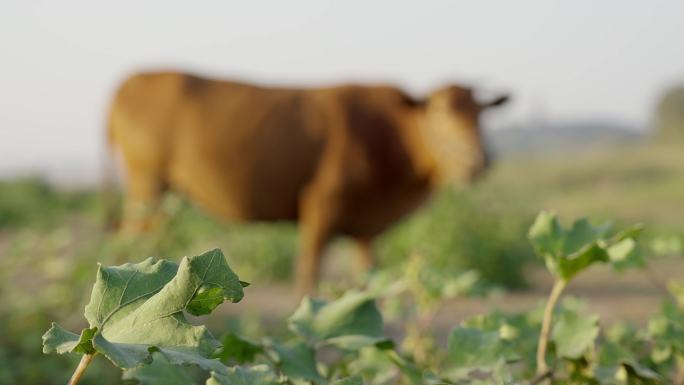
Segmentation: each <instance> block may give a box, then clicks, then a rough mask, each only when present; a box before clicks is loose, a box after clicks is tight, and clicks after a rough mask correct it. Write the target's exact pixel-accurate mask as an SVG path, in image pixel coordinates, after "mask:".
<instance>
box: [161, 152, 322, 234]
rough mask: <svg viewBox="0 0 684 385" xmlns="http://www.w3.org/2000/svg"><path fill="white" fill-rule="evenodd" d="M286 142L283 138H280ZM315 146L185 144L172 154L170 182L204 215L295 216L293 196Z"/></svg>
mask: <svg viewBox="0 0 684 385" xmlns="http://www.w3.org/2000/svg"><path fill="white" fill-rule="evenodd" d="M281 143H283V144H284V143H287V142H281ZM317 157H318V155H317V153H316V151H315V149H312V148H311V147H307V146H305V147H304V148H299V151H298V152H297V153H296V154H294V153H293V151H292V149H290V148H289V147H287V146H282V147H280V148H268V147H263V146H252V147H250V146H249V145H247V144H245V143H241V142H232V143H231V142H228V143H224V144H222V145H221V146H217V145H207V144H204V145H199V146H190V148H186V149H185V150H183V151H180V153H178V154H176V156H175V157H174V158H175V160H174V162H173V164H172V165H171V176H170V183H171V185H172V187H173V188H174V189H176V190H180V191H181V192H183V193H184V194H186V195H187V196H188V197H189V198H190V199H191V200H192V201H193V202H196V203H197V204H199V205H200V206H202V207H203V208H204V209H205V210H207V211H208V212H209V213H212V214H215V215H217V216H219V217H222V218H224V219H228V220H240V221H272V220H295V219H296V218H297V216H298V207H299V196H300V193H301V191H302V189H303V187H304V186H305V185H306V184H307V183H308V182H309V181H310V179H311V178H312V175H313V174H314V171H315V167H316V166H317Z"/></svg>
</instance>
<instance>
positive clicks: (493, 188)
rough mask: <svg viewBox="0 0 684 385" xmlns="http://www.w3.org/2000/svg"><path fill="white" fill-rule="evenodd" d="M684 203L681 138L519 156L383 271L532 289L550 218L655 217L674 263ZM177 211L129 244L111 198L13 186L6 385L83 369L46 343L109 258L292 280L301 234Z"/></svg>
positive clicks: (443, 204) (3, 248)
mask: <svg viewBox="0 0 684 385" xmlns="http://www.w3.org/2000/svg"><path fill="white" fill-rule="evenodd" d="M683 197H684V151H683V148H682V147H681V145H677V144H676V143H664V142H659V143H652V144H648V145H646V144H641V145H636V144H635V145H629V146H622V147H619V148H611V149H606V148H595V149H591V150H587V151H585V152H581V153H578V152H572V153H570V152H568V153H558V154H556V155H553V156H546V157H544V158H534V157H530V156H527V157H519V158H509V159H505V160H502V161H500V162H499V164H497V165H496V167H495V168H494V169H493V170H492V171H491V172H490V173H489V175H488V176H487V178H486V179H485V180H484V181H482V182H481V183H478V184H477V185H475V186H473V187H472V188H470V189H467V190H456V189H451V190H445V191H443V192H441V193H439V194H438V195H437V196H436V197H435V198H434V199H433V200H432V201H431V202H430V203H429V204H427V205H426V206H425V207H424V208H422V209H421V210H419V211H418V212H417V213H415V214H414V215H413V216H411V217H409V218H407V219H405V220H404V221H402V222H401V223H400V224H398V225H397V226H396V227H394V228H393V229H392V230H390V231H389V232H388V233H387V234H385V235H384V236H383V237H382V238H381V239H379V241H378V243H377V245H376V253H377V254H378V256H379V260H380V264H381V268H383V267H392V268H394V267H397V268H403V267H404V266H406V264H407V263H416V262H415V261H417V260H421V261H422V263H423V264H426V266H425V267H424V268H421V269H425V271H439V272H441V273H445V274H451V273H452V272H453V273H458V272H461V273H468V272H476V273H477V274H478V276H479V277H481V278H483V279H484V280H485V281H487V282H488V283H489V284H494V285H497V286H502V287H508V288H521V287H524V286H525V284H526V282H525V276H524V274H523V272H524V266H525V263H527V261H528V260H529V259H530V258H531V256H532V251H531V248H530V246H529V244H528V243H527V241H526V237H525V234H526V230H527V228H528V226H529V225H530V224H531V223H532V219H533V216H534V214H535V213H536V212H538V211H539V210H542V209H553V210H555V211H556V212H558V214H559V215H560V216H563V217H579V216H588V217H589V218H590V219H591V220H592V221H593V222H595V223H598V222H601V221H604V220H607V219H611V218H612V219H615V220H616V221H617V222H618V224H621V223H628V222H644V223H646V225H647V228H648V230H649V231H648V232H647V233H645V234H644V238H645V242H644V244H652V245H655V246H657V248H658V250H659V251H658V253H662V254H668V253H669V254H672V253H673V251H672V250H675V251H674V252H675V253H676V252H677V251H679V250H681V243H682V241H681V240H682V239H684V227H683V226H682V210H681V208H682V199H683ZM163 207H164V210H165V212H166V213H167V214H168V215H167V218H168V220H167V221H168V222H167V223H166V224H165V226H163V228H160V229H159V231H157V232H155V233H153V234H150V235H149V236H147V237H145V238H141V239H126V238H122V237H119V236H116V235H114V234H108V233H105V232H103V231H102V228H103V225H102V218H103V212H104V208H103V207H102V203H101V200H100V197H99V194H98V193H97V192H94V191H70V190H60V189H55V188H53V187H51V186H49V185H48V184H46V183H45V182H42V181H40V180H37V179H25V180H11V181H4V182H0V304H2V306H0V325H3V327H2V328H0V383H26V384H61V383H65V382H66V379H67V376H68V374H69V373H67V372H66V371H65V370H66V368H72V367H73V366H74V365H75V362H71V360H72V359H70V358H68V357H62V356H51V357H46V356H43V355H42V353H41V351H40V336H41V334H42V332H43V331H44V330H46V329H47V328H48V327H49V320H52V319H59V320H63V324H64V326H65V327H68V328H70V329H75V330H78V329H79V328H80V327H83V326H84V325H83V324H82V320H81V319H80V318H81V317H74V315H73V314H71V313H64V310H63V309H74V308H80V307H82V306H83V305H84V304H85V303H86V302H87V300H88V293H87V292H86V291H87V290H85V288H86V287H88V286H89V285H90V283H91V282H92V279H93V271H94V270H93V266H94V263H95V262H100V263H103V264H108V265H111V264H118V263H122V262H124V261H138V260H140V259H141V258H142V257H144V256H148V255H150V256H161V257H165V258H169V259H178V258H179V257H180V256H182V255H190V254H194V253H196V252H197V251H202V250H207V249H209V248H213V247H220V248H222V249H223V250H224V251H226V254H227V256H228V261H229V263H230V264H231V266H232V267H233V268H234V269H235V271H237V272H239V274H240V277H241V278H243V279H245V280H247V281H251V282H260V283H264V282H272V281H275V280H286V279H288V278H289V273H290V271H291V267H292V262H293V259H294V256H295V253H296V244H297V242H296V227H295V226H294V225H292V224H288V223H276V224H250V225H228V224H224V223H222V222H219V221H217V220H215V219H213V218H211V217H210V216H208V215H206V214H204V213H202V212H199V211H198V210H195V209H194V208H193V206H192V205H191V204H189V203H188V202H187V201H185V200H184V199H182V198H180V197H178V196H173V195H172V196H169V197H168V198H167V199H166V200H165V202H164V204H163ZM678 245H679V246H678ZM655 246H654V250H655V248H656V247H655ZM677 246H678V247H677ZM345 252H349V251H347V250H345ZM411 256H413V257H412V258H410V257H411ZM331 257H335V256H331ZM419 257H424V258H422V259H421V258H419ZM416 258H418V259H416ZM331 259H336V258H331ZM411 261H413V262H411ZM537 263H538V262H537ZM77 316H78V314H77ZM35 362H40V365H35ZM94 365H95V367H93V368H91V369H89V373H88V375H87V377H86V378H85V379H84V382H83V383H91V384H92V383H99V384H106V382H105V381H104V380H103V379H104V378H107V379H110V378H111V379H116V378H117V376H108V375H107V376H101V373H103V372H102V371H108V370H111V367H109V366H107V365H101V364H98V363H97V362H96V363H95V364H94Z"/></svg>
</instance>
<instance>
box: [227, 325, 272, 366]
mask: <svg viewBox="0 0 684 385" xmlns="http://www.w3.org/2000/svg"><path fill="white" fill-rule="evenodd" d="M221 345H223V349H222V350H221V352H220V353H219V354H217V357H218V358H220V359H221V360H222V361H228V360H235V361H236V362H237V363H239V364H244V363H247V362H254V357H255V356H256V355H257V354H259V353H262V352H263V351H264V349H263V347H262V346H261V345H259V344H257V343H255V342H252V341H249V340H247V339H246V338H244V337H242V336H239V335H237V334H235V333H228V334H226V335H225V336H223V338H222V339H221Z"/></svg>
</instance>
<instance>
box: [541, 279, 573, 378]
mask: <svg viewBox="0 0 684 385" xmlns="http://www.w3.org/2000/svg"><path fill="white" fill-rule="evenodd" d="M567 284H568V282H567V281H566V280H564V279H559V280H557V281H556V282H555V283H554V284H553V288H552V289H551V294H550V295H549V299H548V301H547V302H546V308H545V309H544V319H543V320H542V327H541V333H540V334H539V345H537V374H538V375H542V374H543V373H546V372H548V371H549V367H548V366H547V365H546V348H547V347H548V345H549V334H550V333H551V321H552V319H553V311H554V309H555V308H556V303H557V302H558V299H559V298H560V296H561V293H563V290H564V289H565V286H567Z"/></svg>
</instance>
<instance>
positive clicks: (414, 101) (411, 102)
mask: <svg viewBox="0 0 684 385" xmlns="http://www.w3.org/2000/svg"><path fill="white" fill-rule="evenodd" d="M401 102H402V103H403V104H404V105H405V106H408V107H417V108H420V107H423V106H424V105H425V99H422V98H415V97H413V96H411V95H408V94H405V93H402V95H401Z"/></svg>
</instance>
